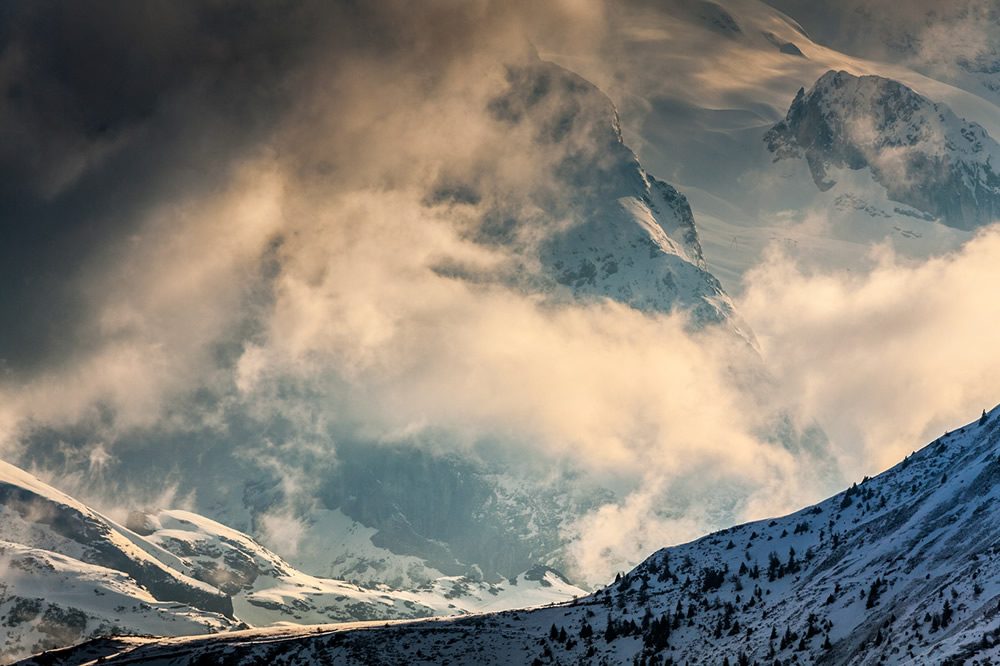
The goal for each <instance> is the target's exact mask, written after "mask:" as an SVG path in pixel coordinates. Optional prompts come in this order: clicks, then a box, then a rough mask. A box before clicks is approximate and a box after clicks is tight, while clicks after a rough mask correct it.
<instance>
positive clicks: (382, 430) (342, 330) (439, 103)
mask: <svg viewBox="0 0 1000 666" xmlns="http://www.w3.org/2000/svg"><path fill="white" fill-rule="evenodd" d="M622 13H623V10H622V9H621V7H620V6H618V5H604V4H603V3H601V2H597V1H594V0H561V1H558V2H553V3H547V4H545V5H544V6H541V7H540V6H538V3H532V2H504V3H495V2H487V1H484V0H481V1H473V2H452V1H449V0H432V1H431V2H427V3H421V6H420V8H419V10H417V9H415V8H414V7H412V6H411V4H410V3H406V2H401V1H393V0H387V1H376V2H338V3H328V2H319V1H315V0H297V1H295V2H291V3H283V4H280V5H279V4H277V3H271V2H264V1H261V0H257V1H251V2H239V3H237V2H230V1H226V0H212V1H203V2H196V3H173V2H166V1H164V2H149V3H141V4H138V3H133V2H128V1H125V0H121V1H119V2H107V3H101V4H100V5H95V6H86V7H85V6H84V5H82V4H78V3H71V4H66V3H58V2H21V1H18V0H15V1H12V2H6V3H3V5H2V7H0V89H2V90H3V91H5V92H4V98H3V103H2V105H0V220H2V224H0V313H2V316H3V322H4V323H3V326H0V456H3V457H4V459H6V460H10V461H12V462H15V463H20V464H24V465H25V466H28V467H32V468H33V469H34V470H35V471H37V472H38V473H40V474H41V475H43V476H45V477H46V478H48V479H50V480H52V481H53V482H55V485H56V486H57V487H60V488H63V489H66V490H78V491H79V492H81V493H83V495H84V496H86V497H88V498H91V499H94V500H95V501H96V502H98V503H99V504H103V505H104V506H110V507H115V506H117V507H127V506H132V505H142V504H144V503H157V504H160V505H163V504H171V503H172V504H177V505H184V506H188V507H191V506H194V507H202V506H204V505H205V502H202V501H200V498H199V497H198V496H197V493H198V492H199V488H198V486H197V484H191V483H187V484H185V483H184V482H182V480H180V479H181V478H182V477H183V476H184V474H185V467H184V465H185V462H184V461H186V460H195V459H199V460H201V459H202V458H201V456H205V458H204V459H205V460H207V459H208V455H209V454H208V452H211V455H212V456H218V457H219V460H221V461H222V462H217V463H214V464H219V465H224V464H228V463H226V461H230V460H232V461H236V462H234V463H232V464H233V465H234V469H238V470H244V469H249V468H253V467H254V466H255V465H256V466H257V468H260V467H265V468H268V469H270V470H271V471H272V472H274V473H275V474H277V475H278V476H279V477H280V478H281V479H282V480H283V483H284V484H285V487H286V496H287V497H288V498H290V499H289V500H288V501H289V502H292V501H294V499H295V497H297V496H301V497H306V498H307V497H309V495H310V493H311V492H312V491H313V490H314V487H315V484H316V483H317V480H316V479H315V478H312V477H311V476H310V473H309V471H310V470H311V469H317V466H320V467H321V466H322V465H335V464H336V449H337V441H338V440H340V439H344V438H350V439H352V440H355V439H361V440H364V441H370V442H372V445H373V446H376V445H378V444H379V443H385V442H410V443H414V444H415V445H418V446H426V447H429V448H430V449H432V450H435V451H460V452H470V451H473V450H475V448H476V446H479V445H481V443H482V442H483V441H487V440H488V441H490V442H494V444H493V445H494V446H498V447H504V448H505V449H506V453H507V454H509V455H512V456H515V457H517V456H521V457H526V458H530V459H532V460H540V461H542V462H543V463H545V464H551V465H553V466H556V465H559V464H564V463H565V461H571V462H572V464H573V465H574V466H577V467H578V468H580V469H581V470H584V471H585V472H586V473H587V474H590V475H593V477H594V478H596V479H598V480H599V481H600V482H601V483H603V484H605V485H607V486H608V487H612V488H614V489H615V490H616V492H618V494H619V498H620V499H619V501H617V502H616V503H613V504H609V505H607V506H604V507H600V508H598V509H596V510H594V511H593V512H591V513H590V514H588V515H586V516H583V517H581V518H580V519H579V520H578V521H576V522H574V523H573V524H569V525H567V526H566V528H565V529H566V531H567V534H569V535H570V536H571V537H573V538H574V539H575V541H574V544H575V545H573V546H572V547H571V551H570V552H571V557H572V558H573V560H574V562H575V566H576V568H577V571H578V572H579V574H580V575H581V576H582V577H583V578H584V579H586V580H587V581H599V580H601V579H602V576H605V575H607V573H608V572H609V571H613V570H614V568H615V567H619V566H623V565H625V564H627V563H629V562H633V563H634V562H635V561H637V560H638V559H639V558H641V557H642V556H643V555H644V554H648V553H649V552H652V551H653V550H655V549H657V548H659V547H661V546H663V545H666V544H667V543H676V542H678V541H680V540H684V539H688V538H693V537H696V536H699V535H700V534H701V533H703V531H704V530H705V529H706V528H708V527H710V526H721V525H718V524H717V523H719V522H720V521H723V520H728V519H733V518H735V519H749V518H757V517H764V516H767V515H775V514H777V513H781V512H784V511H789V510H793V509H796V508H799V507H800V506H802V505H804V504H806V503H809V502H814V501H818V500H820V499H822V498H823V497H824V496H825V493H827V492H833V491H834V490H836V489H837V488H838V487H839V485H838V484H841V483H844V482H849V481H850V480H855V479H859V478H860V477H861V476H862V475H864V474H873V473H876V472H878V471H881V470H882V469H885V468H887V467H888V466H891V465H892V464H894V463H895V462H897V461H899V460H901V459H902V457H903V456H904V455H906V454H907V453H909V452H910V451H911V450H913V449H916V448H919V447H920V446H922V445H923V444H924V443H926V442H927V441H929V440H930V439H932V438H933V437H935V436H937V434H940V433H939V431H943V430H944V429H946V428H953V427H958V426H960V425H962V424H963V423H965V422H967V421H971V420H973V419H974V418H976V417H978V414H979V410H981V409H983V408H990V407H992V406H993V405H994V404H995V403H996V402H998V397H997V394H996V392H995V388H994V383H993V382H992V378H993V377H995V376H997V374H998V371H1000V358H998V356H997V355H996V354H995V353H994V352H993V350H992V342H993V340H992V337H991V334H992V332H993V331H994V330H995V324H996V323H997V322H998V321H1000V303H998V302H997V300H996V299H995V298H992V297H991V295H990V290H989V288H990V285H991V284H992V283H993V280H992V277H995V273H996V266H997V265H998V263H997V261H996V258H997V257H998V255H1000V231H998V230H996V229H993V228H984V229H983V230H981V231H980V232H979V233H978V234H977V235H975V237H974V238H973V239H972V240H970V241H969V242H968V243H967V244H966V245H964V246H963V247H961V248H960V249H958V250H954V251H949V252H942V253H938V254H937V255H935V256H934V257H932V258H931V259H921V260H914V259H912V258H908V257H905V256H899V255H898V254H896V253H894V251H893V250H892V249H891V248H890V247H887V246H884V245H877V244H875V245H872V246H871V247H870V248H869V249H868V254H867V260H866V261H867V265H868V266H869V269H868V270H866V271H862V272H859V271H848V270H846V269H837V268H829V267H824V268H817V267H816V266H810V265H807V264H803V263H802V262H801V261H800V260H798V259H797V258H796V257H794V256H790V255H788V254H787V253H783V252H782V251H781V250H780V249H779V248H772V249H771V250H769V251H768V252H767V253H766V254H765V255H764V256H763V257H762V258H761V259H760V261H759V262H758V263H757V264H756V265H755V266H754V267H753V268H752V269H750V270H749V271H748V272H747V273H746V274H745V275H744V280H743V283H742V285H741V286H742V292H741V294H740V295H739V297H738V298H737V301H736V306H737V308H738V310H739V311H740V312H741V314H742V315H743V317H744V318H745V319H746V321H747V322H749V324H750V325H751V327H752V328H753V330H754V332H755V335H756V339H757V342H758V346H759V349H758V350H753V349H751V348H749V347H748V346H746V345H741V344H734V342H733V341H732V339H731V337H730V336H728V335H727V334H726V333H724V332H717V331H711V330H709V331H700V332H693V331H692V328H691V326H690V321H689V320H688V319H687V317H686V315H685V314H684V313H683V312H674V313H661V314H648V313H641V312H638V311H636V310H633V309H631V308H628V307H627V306H624V305H622V304H620V303H615V302H612V301H588V302H579V303H575V302H557V303H553V302H552V301H551V300H550V299H547V298H545V297H543V296H540V295H539V293H538V291H537V290H535V289H533V287H532V286H531V285H532V281H533V280H534V279H536V278H537V276H538V274H539V270H540V269H539V266H538V265H537V258H536V255H537V248H538V247H539V246H540V244H541V243H543V242H544V241H545V239H546V238H549V237H551V235H552V234H553V233H556V232H557V231H558V230H561V229H566V228H572V225H573V224H574V223H576V222H577V221H578V220H579V219H580V218H581V216H583V215H584V213H585V211H583V210H581V204H580V202H579V200H578V199H577V196H578V194H579V193H578V191H577V190H574V189H571V188H569V187H568V186H567V182H568V181H567V180H566V178H565V177H564V171H563V169H564V168H565V165H566V164H567V162H568V161H573V162H576V163H582V164H591V163H593V162H595V161H599V160H600V159H601V154H600V152H599V151H598V150H597V149H596V148H595V144H594V137H595V136H603V134H601V132H605V131H607V126H606V123H607V121H608V118H607V117H606V115H602V114H605V112H607V113H610V111H609V109H610V106H607V107H606V106H602V105H603V104H604V103H603V102H601V103H599V104H597V106H596V107H595V108H598V109H600V112H595V113H594V114H593V115H586V114H583V115H580V116H578V120H577V121H576V122H577V126H576V127H577V129H578V130H579V131H577V132H575V133H573V134H572V135H571V136H570V138H569V139H567V140H561V139H560V140H558V141H556V140H543V138H539V137H540V135H539V129H538V127H537V126H536V125H535V124H533V122H534V121H532V120H530V118H531V117H532V116H531V114H532V113H535V112H534V111H531V109H530V104H529V102H525V101H524V100H521V99H520V98H518V97H517V96H516V95H515V96H514V97H510V95H511V94H513V93H512V92H511V91H512V90H513V91H515V92H516V90H517V88H516V86H517V85H518V83H517V81H518V78H517V77H518V76H519V74H518V72H521V71H522V70H523V69H524V68H530V67H532V66H533V63H535V62H536V61H537V58H538V56H537V52H539V51H540V52H543V53H558V54H564V55H565V54H572V53H577V54H579V53H586V54H594V55H593V56H592V58H596V59H597V60H600V59H601V58H613V56H614V54H615V53H616V48H615V47H614V44H615V40H616V35H617V34H618V33H616V30H617V29H618V28H619V27H620V26H622V25H624V23H623V21H622V19H621V16H622ZM569 61H570V60H563V62H564V64H566V63H567V62H569ZM614 64H615V63H614V62H609V64H608V66H607V67H606V68H605V69H603V71H604V72H605V74H603V75H601V73H600V72H597V71H594V66H593V60H592V61H591V65H589V68H590V70H591V71H589V72H588V75H591V76H593V77H594V78H595V79H601V78H602V76H603V78H605V79H606V80H607V81H613V80H615V74H614V72H615V67H614ZM647 76H650V73H649V72H646V73H644V76H643V77H639V78H637V79H636V81H641V80H643V79H644V78H645V77H647ZM619 81H620V82H621V80H620V79H619ZM626 84H627V85H626ZM632 85H637V84H636V83H634V82H630V81H624V82H622V83H621V86H619V87H617V88H615V87H614V86H613V85H609V88H611V90H609V91H608V92H609V94H611V101H612V102H614V103H616V104H618V105H619V106H621V107H622V108H623V109H624V114H625V115H626V116H628V114H630V113H631V114H635V113H638V111H637V110H636V109H637V107H635V108H634V107H630V106H629V103H630V102H629V100H630V99H632V100H633V101H635V100H634V98H631V97H628V95H627V94H626V93H627V88H628V86H632ZM574 94H576V93H574ZM586 94H587V95H593V94H595V93H586ZM616 94H618V95H620V97H616ZM770 94H771V93H768V95H770ZM505 96H506V97H505ZM549 99H552V100H554V101H553V102H551V103H552V104H553V105H555V106H554V107H553V109H547V110H545V112H546V113H548V112H550V111H551V112H552V113H556V112H559V111H560V110H561V109H563V108H564V106H565V105H570V106H572V105H573V104H576V102H575V101H574V100H576V99H577V98H576V97H572V96H570V95H569V94H568V93H567V95H566V96H563V95H555V96H552V97H551V98H549ZM594 99H597V98H596V97H595V98H594ZM498 100H506V101H505V102H504V104H507V105H508V106H505V107H503V108H505V109H508V110H509V109H511V108H513V109H515V112H516V113H515V119H514V120H510V119H509V118H506V117H505V116H503V115H502V114H501V113H500V112H499V111H498V108H499V107H498ZM511 100H513V101H511ZM789 101H790V100H789ZM522 103H523V104H525V105H527V106H524V108H521V107H517V104H522ZM510 105H513V106H510ZM588 108H589V107H588ZM518 109H519V110H518ZM575 112H576V111H574V113H575ZM512 113H514V112H512ZM518 114H520V115H518ZM522 115H523V116H524V117H526V118H529V120H526V121H523V122H522V121H521V120H520V118H521V116H522ZM629 117H635V116H634V115H632V116H629ZM636 127H638V125H636ZM580 128H582V129H580ZM549 129H551V128H549ZM636 131H637V130H636ZM628 136H629V133H628V132H626V138H628ZM653 148H655V146H654V147H653ZM650 150H652V148H651V149H650ZM639 153H640V158H642V155H643V153H642V151H639ZM668 159H669V156H668V157H664V156H663V155H658V156H657V157H656V162H657V163H663V162H664V161H665V160H668ZM675 159H677V160H678V161H682V160H683V156H682V155H681V156H676V158H675ZM669 176H670V174H663V177H666V178H668V179H669ZM498 220H499V221H500V222H498ZM505 220H516V224H514V225H513V226H511V227H508V226H504V225H505V224H506V223H505V222H504V221H505ZM696 223H697V220H696ZM498 225H499V226H498ZM498 234H499V235H498ZM498 238H499V240H498ZM456 276H457V277H456ZM782 419H787V420H788V422H789V423H791V426H790V427H791V429H792V430H793V431H794V432H795V433H796V436H797V437H805V438H806V439H808V434H807V433H809V432H810V430H809V429H810V428H815V427H817V426H818V427H819V428H822V430H823V431H824V432H825V433H826V441H825V442H824V443H821V444H816V447H815V449H814V450H808V447H806V449H798V450H796V449H794V447H793V448H789V447H782V446H780V445H776V444H775V442H774V441H773V438H771V437H769V436H768V434H767V433H768V432H770V430H769V429H773V427H774V424H775V423H776V422H778V421H781V420H782ZM428 433H430V434H428ZM441 433H444V434H441ZM101 489H104V491H102V490H101ZM102 492H106V494H104V495H102Z"/></svg>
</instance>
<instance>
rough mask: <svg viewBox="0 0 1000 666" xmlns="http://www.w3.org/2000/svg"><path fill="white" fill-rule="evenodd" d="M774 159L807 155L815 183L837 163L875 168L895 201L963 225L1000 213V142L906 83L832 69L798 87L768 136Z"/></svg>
mask: <svg viewBox="0 0 1000 666" xmlns="http://www.w3.org/2000/svg"><path fill="white" fill-rule="evenodd" d="M764 140H765V141H766V142H767V146H768V148H769V150H770V151H771V152H772V153H773V154H774V160H775V161H778V160H782V159H797V158H800V159H805V160H806V162H807V163H808V164H809V170H810V172H811V174H812V177H813V180H814V181H815V183H816V186H817V187H818V188H819V189H820V190H823V191H826V190H828V189H830V188H831V187H833V186H834V185H835V184H836V181H835V180H833V178H832V177H831V174H830V169H831V167H834V168H838V169H843V168H848V169H854V170H858V169H866V168H867V169H869V170H870V171H871V174H872V178H873V179H874V180H875V181H876V182H877V183H879V184H880V185H881V186H883V187H884V188H885V189H886V193H887V196H888V197H889V199H891V200H893V201H897V202H899V203H902V204H905V205H908V206H912V207H913V208H916V209H917V210H920V211H923V212H924V213H926V214H927V215H929V216H933V217H934V218H938V219H939V220H940V221H941V222H942V223H943V224H946V225H948V226H951V227H955V228H957V229H963V230H971V229H973V228H975V227H978V226H981V225H984V224H989V223H991V222H993V221H995V220H997V219H998V218H1000V173H998V171H997V170H998V169H1000V144H997V142H996V141H994V140H993V138H992V137H990V136H989V135H988V134H987V133H986V130H984V129H983V128H982V127H981V126H980V125H978V124H976V123H971V122H967V121H965V120H963V119H961V118H959V117H958V116H956V115H955V114H954V113H953V112H952V111H951V109H949V108H948V107H947V106H946V105H944V104H940V103H935V102H932V101H930V100H928V99H927V98H926V97H923V96H921V95H919V94H917V93H916V92H914V91H913V90H911V89H910V88H908V87H906V86H904V85H903V84H901V83H899V82H897V81H893V80H892V79H887V78H883V77H880V76H861V77H858V76H854V75H852V74H849V73H848V72H844V71H840V72H838V71H833V70H831V71H829V72H827V73H826V74H824V75H823V76H821V77H820V78H819V80H818V81H816V83H815V84H814V85H813V87H812V88H810V89H809V90H808V91H806V90H804V89H800V90H799V93H798V95H796V96H795V100H794V101H793V102H792V105H791V107H790V108H789V109H788V114H787V115H786V116H785V118H784V120H782V121H780V122H778V123H777V124H776V125H774V127H772V128H771V129H770V130H769V131H768V132H767V133H766V134H765V135H764Z"/></svg>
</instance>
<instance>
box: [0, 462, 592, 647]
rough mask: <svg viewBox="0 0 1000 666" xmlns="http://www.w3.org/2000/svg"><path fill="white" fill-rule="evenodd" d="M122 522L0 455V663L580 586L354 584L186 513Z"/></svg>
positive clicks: (468, 604)
mask: <svg viewBox="0 0 1000 666" xmlns="http://www.w3.org/2000/svg"><path fill="white" fill-rule="evenodd" d="M128 524H129V528H127V527H123V526H121V525H119V524H118V523H116V522H115V521H113V520H111V519H109V518H107V517H106V516H103V515H101V514H100V513H98V512H96V511H94V510H92V509H90V508H89V507H87V506H85V505H83V504H81V503H80V502H78V501H76V500H74V499H72V498H71V497H69V496H67V495H65V494H64V493H61V492H59V491H58V490H55V489H54V488H52V487H50V486H48V485H46V484H44V483H42V482H41V481H39V480H38V479H37V478H35V477H33V476H32V475H30V474H28V473H26V472H24V471H22V470H20V469H17V468H15V467H13V466H11V465H8V464H7V463H2V462H0V574H2V575H0V662H4V663H6V662H8V661H10V660H11V659H16V658H19V657H24V656H26V655H28V654H31V653H35V652H39V651H42V650H46V649H51V648H56V647H63V646H66V645H70V644H73V643H75V642H79V641H81V640H84V639H87V638H90V637H94V636H99V635H105V634H150V633H152V634H158V635H171V636H181V635H195V634H204V633H216V632H220V631H229V630H233V629H240V628H246V627H248V626H258V627H259V626H268V625H272V624H275V623H280V622H293V623H316V622H331V621H332V622H342V621H356V620H374V619H378V620H390V619H408V618H418V617H429V616H442V615H455V614H464V613H470V612H480V611H484V610H490V609H501V608H513V607H522V606H526V605H527V606H531V605H539V604H542V603H549V602H551V601H553V600H562V599H568V598H572V597H575V596H581V595H583V594H584V591H583V590H581V589H580V588H577V587H574V586H573V585H571V584H570V583H569V582H568V581H566V579H565V578H563V577H562V575H561V574H559V573H558V572H557V571H555V570H553V569H549V568H547V567H544V566H535V567H532V568H531V569H528V570H525V571H523V572H522V573H521V574H520V575H518V576H513V577H511V579H510V580H504V581H503V582H502V583H501V584H490V583H485V582H483V581H481V580H473V579H470V578H467V577H464V576H450V577H441V578H439V579H436V580H433V581H428V582H426V583H424V584H423V585H420V586H419V587H415V588H414V589H412V590H397V589H392V588H390V587H388V586H385V585H380V586H373V587H367V588H362V587H359V586H358V585H354V584H350V583H346V582H344V581H340V580H334V579H330V578H320V577H315V576H311V575H308V574H305V573H303V572H301V571H298V570H296V569H294V568H293V567H291V566H290V565H289V564H288V563H286V562H285V561H284V560H282V559H281V558H280V557H278V556H276V555H274V554H273V553H271V552H270V551H268V550H267V549H266V548H264V547H262V546H261V545H260V544H258V543H257V542H256V541H254V540H253V539H251V538H250V537H248V536H246V535H245V534H242V533H240V532H237V531H235V530H232V529H229V528H227V527H225V526H223V525H220V524H219V523H216V522H214V521H212V520H209V519H207V518H204V517H202V516H199V515H197V514H193V513H190V512H186V511H169V510H160V511H153V510H150V511H147V512H134V513H133V514H132V515H131V516H130V517H129V520H128ZM130 528H131V529H130Z"/></svg>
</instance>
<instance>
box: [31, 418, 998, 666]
mask: <svg viewBox="0 0 1000 666" xmlns="http://www.w3.org/2000/svg"><path fill="white" fill-rule="evenodd" d="M998 500H1000V408H997V409H994V410H993V411H992V412H990V413H984V414H983V416H982V418H981V419H979V420H977V421H974V422H972V423H970V424H969V425H967V426H964V427H962V428H960V429H959V430H957V431H955V432H951V433H945V434H944V435H943V436H942V437H940V438H938V439H937V440H936V441H934V442H932V443H931V444H929V445H928V446H926V447H924V448H923V449H921V450H920V451H919V452H916V453H914V454H912V455H910V456H908V457H907V458H906V459H905V460H904V461H903V462H901V463H900V464H898V465H896V466H895V467H893V468H892V469H890V470H888V471H886V472H884V473H882V474H880V475H878V476H876V477H874V478H867V477H866V478H865V479H863V480H862V481H861V482H859V483H856V484H854V485H852V486H851V487H850V488H849V489H847V490H845V491H844V492H841V493H838V494H837V495H835V496H833V497H831V498H830V499H828V500H826V501H824V502H821V503H819V504H816V505H815V506H811V507H807V508H805V509H803V510H801V511H798V512H796V513H794V514H791V515H788V516H784V517H781V518H775V519H773V520H762V521H758V522H754V523H748V524H745V525H740V526H737V527H733V528H730V529H727V530H723V531H721V532H717V533H715V534H711V535H709V536H706V537H704V538H703V539H700V540H698V541H695V542H692V543H688V544H685V545H682V546H677V547H673V548H666V549H664V550H661V551H659V552H657V553H654V554H653V555H652V556H650V557H649V559H647V560H646V561H645V562H644V563H642V564H641V565H640V566H638V567H636V568H635V569H634V570H633V571H631V572H629V573H628V574H626V575H624V576H622V577H620V579H619V580H618V581H616V582H615V583H614V584H612V585H609V586H608V587H607V588H604V589H603V590H601V591H599V592H596V593H595V594H593V595H590V596H588V597H585V598H583V599H580V600H577V601H575V602H571V603H564V604H560V605H555V606H551V607H546V608H540V609H536V610H530V611H506V612H502V613H495V614H489V615H479V616H472V617H466V618H461V619H444V620H434V621H419V622H410V623H403V624H394V625H390V626H384V625H373V624H369V625H348V626H338V627H334V626H325V627H312V628H308V629H298V630H282V631H280V632H278V631H269V632H236V633H231V634H227V635H225V636H223V637H219V638H215V637H210V638H185V639H172V640H161V639H153V638H136V639H101V640H98V641H95V642H92V643H89V644H85V645H83V646H80V647H78V648H74V649H71V650H67V651H64V652H63V653H61V654H57V653H51V654H50V655H47V656H46V657H45V658H44V659H41V658H40V659H38V660H37V661H32V662H28V663H45V664H64V663H65V664H69V663H74V664H78V663H85V662H87V661H88V660H92V659H95V658H97V657H98V656H102V655H103V656H116V657H121V658H123V659H127V660H129V661H131V660H143V661H144V663H171V664H188V663H198V661H199V660H207V659H217V658H219V657H220V656H221V655H223V654H225V655H228V657H229V658H239V659H241V660H251V659H258V660H264V661H267V660H276V659H281V660H283V663H289V664H299V663H303V664H304V663H314V662H316V661H317V660H319V661H324V662H327V663H342V664H355V663H357V664H361V663H365V664H383V663H385V664H388V663H413V664H419V663H428V664H430V663H444V662H445V661H447V662H449V663H452V664H472V663H477V664H510V663H542V664H546V663H552V664H555V663H564V664H565V663H578V662H581V661H582V662H584V663H606V664H633V663H640V664H647V665H648V664H671V663H674V664H676V663H694V662H696V661H697V662H699V663H727V662H728V663H730V664H751V663H758V664H775V663H780V664H791V663H816V664H931V663H933V664H960V663H979V664H986V663H990V661H989V660H993V659H996V658H997V657H1000V542H998V539H997V535H996V525H997V524H998V520H1000V514H998V511H1000V508H998V507H1000V503H998Z"/></svg>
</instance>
